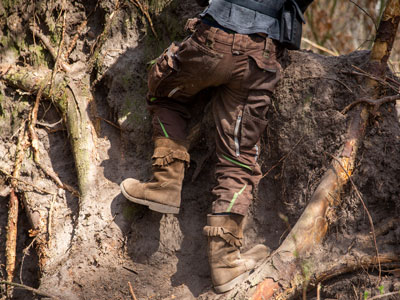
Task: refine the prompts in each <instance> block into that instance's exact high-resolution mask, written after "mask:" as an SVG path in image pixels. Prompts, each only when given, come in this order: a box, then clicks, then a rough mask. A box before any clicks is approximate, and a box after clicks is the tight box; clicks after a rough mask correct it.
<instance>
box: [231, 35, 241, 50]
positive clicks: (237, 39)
mask: <svg viewBox="0 0 400 300" xmlns="http://www.w3.org/2000/svg"><path fill="white" fill-rule="evenodd" d="M241 43H242V35H241V34H236V33H234V34H233V41H232V54H233V55H240V54H242V53H243V49H242V47H241Z"/></svg>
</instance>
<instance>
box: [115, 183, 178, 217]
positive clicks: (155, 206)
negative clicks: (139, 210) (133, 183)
mask: <svg viewBox="0 0 400 300" xmlns="http://www.w3.org/2000/svg"><path fill="white" fill-rule="evenodd" d="M119 186H120V188H121V192H122V194H123V195H124V196H125V198H126V199H128V200H129V201H131V202H134V203H137V204H140V205H145V206H148V207H149V209H151V210H153V211H156V212H159V213H163V214H179V207H175V206H170V205H166V204H161V203H157V202H153V201H149V200H145V199H140V198H135V197H132V196H131V195H129V194H128V193H127V192H126V191H125V188H124V186H123V184H122V183H121V184H120V185H119Z"/></svg>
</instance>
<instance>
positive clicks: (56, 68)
mask: <svg viewBox="0 0 400 300" xmlns="http://www.w3.org/2000/svg"><path fill="white" fill-rule="evenodd" d="M63 3H64V2H63ZM63 6H64V4H63ZM65 15H66V11H65V10H64V17H63V26H62V32H61V39H60V43H59V44H58V49H57V56H56V59H55V62H54V68H53V70H52V71H51V80H50V88H49V94H50V95H51V90H52V88H53V82H54V76H55V75H56V73H57V71H58V64H59V60H60V56H61V51H62V47H63V44H64V36H65Z"/></svg>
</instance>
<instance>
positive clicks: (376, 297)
mask: <svg viewBox="0 0 400 300" xmlns="http://www.w3.org/2000/svg"><path fill="white" fill-rule="evenodd" d="M392 295H400V291H397V292H391V293H386V294H382V295H377V296H374V297H372V298H368V299H367V300H375V299H381V298H385V297H388V296H392Z"/></svg>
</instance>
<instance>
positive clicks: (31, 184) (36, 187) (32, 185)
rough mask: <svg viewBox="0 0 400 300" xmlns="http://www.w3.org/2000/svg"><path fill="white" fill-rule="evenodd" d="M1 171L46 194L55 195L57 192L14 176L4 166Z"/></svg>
mask: <svg viewBox="0 0 400 300" xmlns="http://www.w3.org/2000/svg"><path fill="white" fill-rule="evenodd" d="M0 172H1V173H3V174H4V175H6V176H7V177H8V178H11V179H13V180H16V181H19V182H21V183H23V184H26V185H29V186H31V187H33V188H34V189H35V190H37V191H38V192H41V193H46V194H50V195H55V193H53V192H50V191H46V190H45V189H42V188H40V187H38V186H36V185H34V184H33V183H30V182H28V181H25V180H23V179H21V178H17V177H13V176H12V175H11V174H10V173H8V172H7V171H6V170H3V169H2V168H0Z"/></svg>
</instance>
